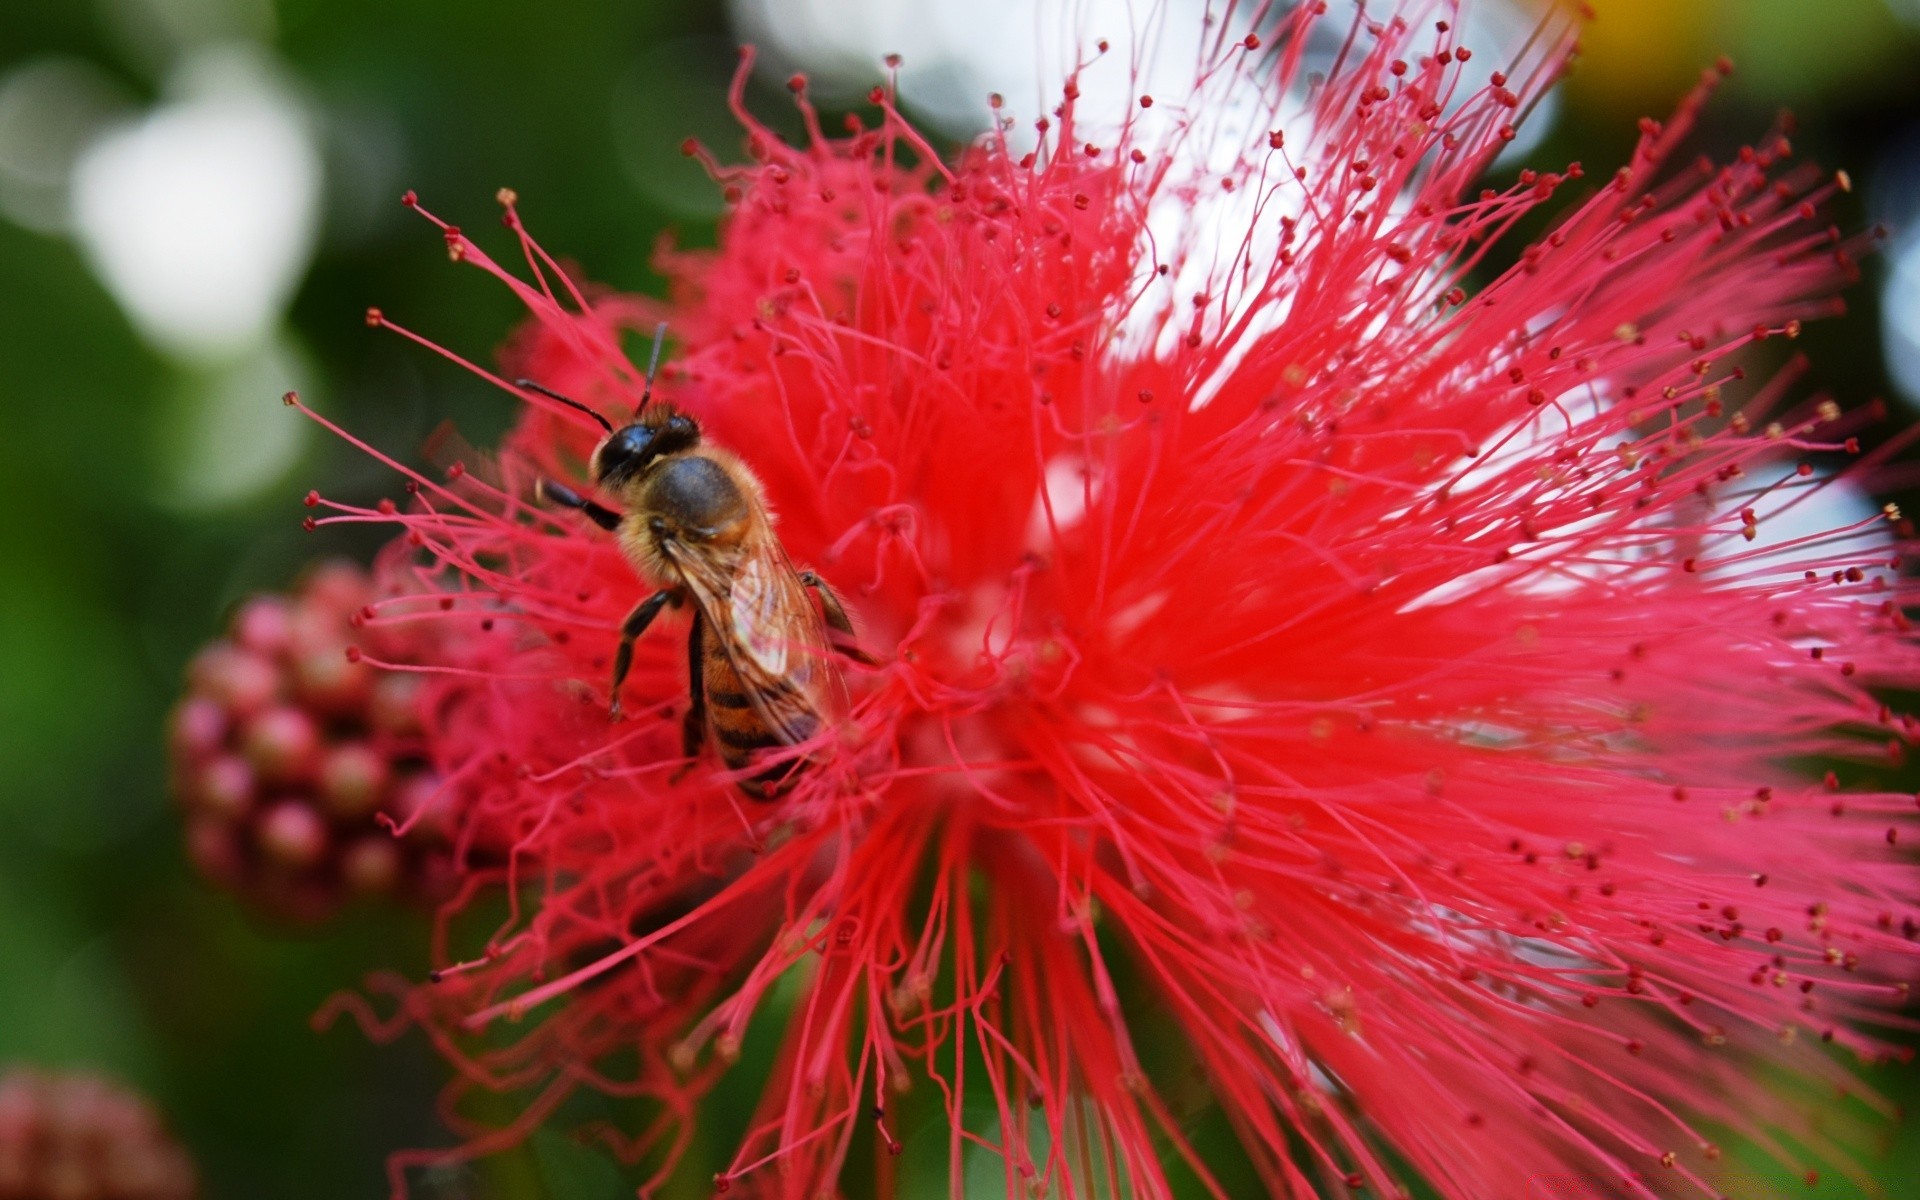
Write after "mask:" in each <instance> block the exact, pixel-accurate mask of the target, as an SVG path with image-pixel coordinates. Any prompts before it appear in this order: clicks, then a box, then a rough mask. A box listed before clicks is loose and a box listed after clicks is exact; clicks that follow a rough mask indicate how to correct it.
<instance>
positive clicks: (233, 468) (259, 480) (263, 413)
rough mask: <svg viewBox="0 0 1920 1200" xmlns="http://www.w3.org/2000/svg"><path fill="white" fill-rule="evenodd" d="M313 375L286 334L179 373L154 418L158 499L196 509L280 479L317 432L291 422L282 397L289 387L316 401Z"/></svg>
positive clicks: (246, 495)
mask: <svg viewBox="0 0 1920 1200" xmlns="http://www.w3.org/2000/svg"><path fill="white" fill-rule="evenodd" d="M316 380H317V375H316V372H315V371H314V369H313V367H312V365H311V363H310V362H309V361H308V359H307V357H306V355H305V354H304V353H303V352H302V351H301V349H300V347H299V346H298V345H297V344H295V343H294V342H293V341H291V340H290V339H289V338H287V337H286V336H285V335H284V334H282V335H280V336H277V337H273V338H269V339H266V340H263V341H262V342H260V343H259V344H258V345H256V346H254V347H253V348H251V349H250V350H248V351H247V352H246V353H245V354H242V355H240V356H239V357H237V358H232V359H227V360H222V361H220V362H218V363H211V364H206V365H201V366H189V367H187V368H186V369H184V370H182V371H181V372H180V373H179V374H178V376H177V377H176V379H175V380H174V388H173V391H172V394H171V395H169V396H168V397H166V400H165V402H164V406H163V407H162V408H161V410H160V412H159V413H158V414H157V420H156V421H155V423H154V430H155V433H154V437H153V454H154V458H155V467H156V471H155V484H156V485H157V486H156V492H155V496H154V498H155V499H156V500H158V501H159V502H160V503H162V504H164V505H166V506H168V507H169V508H173V509H178V510H181V511H199V510H206V509H213V508H221V507H224V506H227V505H232V504H237V503H240V502H242V501H245V500H248V499H250V498H252V497H254V496H257V495H260V494H261V493H263V492H265V491H267V490H268V489H269V488H271V487H273V486H275V485H277V484H279V483H280V482H281V481H282V479H283V478H284V477H285V476H286V474H287V472H288V471H289V470H291V469H292V467H293V464H294V461H295V460H296V459H297V458H299V456H300V452H301V450H302V449H303V448H304V447H305V445H306V442H307V439H308V437H309V436H310V431H311V429H312V425H311V423H310V422H307V421H301V420H295V419H293V418H292V417H291V415H290V414H289V412H288V410H287V409H286V407H285V406H283V405H282V404H281V403H280V400H279V397H280V396H281V395H283V394H284V393H286V392H288V391H290V390H291V391H299V392H300V393H301V394H303V395H305V396H307V398H308V399H309V400H311V399H313V393H314V391H315V389H316Z"/></svg>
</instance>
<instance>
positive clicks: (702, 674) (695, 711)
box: [680, 610, 707, 772]
mask: <svg viewBox="0 0 1920 1200" xmlns="http://www.w3.org/2000/svg"><path fill="white" fill-rule="evenodd" d="M702 623H703V618H702V617H701V616H700V613H699V611H698V610H696V611H695V612H694V614H693V622H692V624H691V626H690V627H689V628H688V630H687V718H686V721H685V723H683V724H682V725H681V726H680V749H681V751H682V752H683V753H685V754H686V756H687V765H686V766H685V767H682V768H680V769H681V771H683V772H684V771H686V770H688V769H689V768H691V767H692V766H693V760H694V759H695V758H697V757H699V754H700V743H701V742H702V741H704V740H706V734H707V680H706V671H705V669H704V668H705V666H706V654H705V649H704V647H703V646H702V645H701V641H702V636H703V633H704V630H702V628H701V625H702Z"/></svg>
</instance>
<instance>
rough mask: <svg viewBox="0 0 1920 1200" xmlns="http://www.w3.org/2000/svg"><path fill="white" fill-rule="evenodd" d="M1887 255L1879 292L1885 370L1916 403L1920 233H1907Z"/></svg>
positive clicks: (1919, 392) (1919, 393)
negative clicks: (1884, 277)
mask: <svg viewBox="0 0 1920 1200" xmlns="http://www.w3.org/2000/svg"><path fill="white" fill-rule="evenodd" d="M1888 257H1889V259H1890V260H1891V262H1890V269H1889V270H1888V271H1887V281H1886V283H1885V284H1884V285H1883V286H1882V288H1881V292H1880V325H1881V330H1882V333H1883V335H1884V340H1885V342H1886V347H1887V350H1886V353H1887V371H1888V373H1889V374H1891V375H1892V376H1893V381H1894V383H1895V384H1897V385H1898V386H1899V388H1900V390H1901V392H1903V393H1904V394H1905V395H1906V397H1907V399H1908V400H1911V401H1914V402H1916V403H1920V236H1914V235H1912V234H1909V235H1908V236H1907V237H1905V238H1903V239H1902V240H1901V242H1900V244H1899V245H1898V246H1897V247H1896V248H1895V249H1894V251H1893V253H1892V254H1890V255H1889V256H1888Z"/></svg>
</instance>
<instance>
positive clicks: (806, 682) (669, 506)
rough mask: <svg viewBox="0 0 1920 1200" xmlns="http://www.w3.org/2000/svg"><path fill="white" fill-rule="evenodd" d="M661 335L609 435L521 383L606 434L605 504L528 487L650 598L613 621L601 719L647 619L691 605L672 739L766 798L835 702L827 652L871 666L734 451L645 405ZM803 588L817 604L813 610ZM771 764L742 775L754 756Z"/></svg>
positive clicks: (793, 775)
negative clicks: (633, 575) (625, 414)
mask: <svg viewBox="0 0 1920 1200" xmlns="http://www.w3.org/2000/svg"><path fill="white" fill-rule="evenodd" d="M665 334H666V326H665V325H664V324H663V325H661V326H660V328H659V329H658V330H657V331H656V333H655V335H654V343H653V358H652V361H651V362H650V363H649V364H648V366H647V377H646V378H647V382H646V389H645V391H644V392H642V394H641V398H640V404H639V406H638V408H637V409H636V410H635V412H634V417H633V420H632V421H631V422H629V423H628V424H626V425H624V426H620V427H618V428H616V427H615V426H614V425H613V423H612V422H611V421H609V420H607V419H606V418H605V417H603V416H601V415H600V414H599V413H598V412H595V411H594V410H593V409H591V408H588V407H587V406H586V405H584V404H581V403H579V402H578V401H576V400H570V399H568V398H567V397H565V396H562V395H559V394H558V393H556V392H553V391H551V390H549V389H547V388H545V387H542V386H541V385H539V384H537V383H534V382H532V381H530V380H518V381H516V382H517V383H518V385H519V386H520V387H523V388H526V389H527V390H529V391H535V392H538V393H540V394H541V395H544V396H546V397H548V398H550V399H553V400H558V401H560V402H561V403H563V404H567V405H569V406H571V407H573V408H577V409H579V410H580V411H582V412H585V413H587V414H588V415H590V416H592V417H593V418H594V419H595V420H596V421H598V422H599V423H600V424H601V425H602V426H603V427H604V428H605V429H606V431H607V433H606V436H605V437H603V438H602V439H601V440H600V443H599V445H597V446H595V447H594V451H593V456H592V458H591V459H590V460H589V461H588V466H587V473H588V478H589V481H590V482H591V483H592V484H593V486H594V487H596V488H598V489H599V490H600V491H602V492H604V493H606V494H607V495H608V496H610V497H612V498H613V499H615V500H616V501H617V502H618V503H619V505H620V508H619V509H618V510H615V509H612V508H607V507H604V506H602V505H600V504H597V503H595V502H594V501H592V500H590V499H588V498H587V497H585V496H583V495H581V494H580V493H579V492H578V491H575V490H574V489H573V488H570V487H568V486H566V485H565V484H560V483H555V482H554V481H552V480H541V481H540V484H539V486H538V493H539V495H540V496H541V497H542V498H543V499H546V500H549V501H551V502H553V503H555V504H558V505H561V506H562V507H566V508H572V509H577V510H579V511H580V512H582V513H584V514H586V516H587V517H588V518H589V519H591V520H592V521H593V522H594V523H596V524H598V525H599V526H600V527H601V528H603V529H606V530H608V531H610V532H612V533H613V534H614V536H615V539H616V541H617V542H618V544H619V546H620V549H621V552H622V553H623V554H625V555H626V557H627V561H628V562H630V563H631V564H632V565H633V566H634V568H635V569H636V570H637V571H638V572H639V574H640V575H641V577H642V578H644V579H645V580H647V581H648V582H650V583H652V584H653V585H655V586H656V587H657V588H658V590H657V591H655V592H654V593H653V594H652V595H650V596H648V597H646V598H645V599H643V600H641V601H640V603H639V604H638V605H636V606H635V607H634V609H633V611H632V612H630V613H628V614H627V618H626V620H625V621H623V622H622V623H621V626H620V642H619V646H618V648H617V649H616V650H615V652H614V660H613V683H612V687H611V697H610V700H609V711H610V712H611V714H612V716H613V718H614V719H616V720H618V719H619V716H620V688H621V685H622V684H623V683H624V682H625V681H626V677H627V672H628V669H629V668H630V667H631V666H632V665H633V645H634V642H635V641H636V640H637V639H638V638H639V637H640V635H641V634H642V633H644V632H646V629H647V627H648V626H649V625H651V624H652V622H653V619H654V618H655V617H656V616H658V615H659V613H660V610H661V609H662V608H665V607H667V606H669V605H671V606H672V607H675V608H679V607H680V606H682V605H683V604H687V603H688V602H689V601H690V602H691V615H692V621H691V626H690V628H689V630H688V635H687V662H688V685H687V692H688V701H689V703H688V708H687V713H686V717H685V720H684V722H683V724H682V736H681V743H682V749H683V750H684V752H685V754H686V756H687V758H688V759H689V760H690V761H691V760H692V759H694V758H695V757H696V756H697V755H698V754H699V751H700V747H701V745H702V744H703V743H704V742H705V741H706V740H708V738H711V739H712V741H713V743H714V747H715V749H716V750H717V751H718V753H719V755H720V759H721V761H722V762H724V763H725V764H726V765H727V767H728V768H729V769H731V770H734V771H737V772H743V773H744V774H743V775H742V777H741V780H740V788H741V790H742V791H744V792H746V793H747V794H748V795H750V796H753V797H755V798H758V799H771V798H773V797H775V796H777V795H779V794H780V793H782V792H784V791H786V790H787V789H789V788H791V787H792V786H793V785H794V784H795V783H796V782H798V780H799V777H800V774H801V771H802V769H803V768H804V765H805V762H806V760H805V757H804V756H803V755H801V754H798V753H794V754H782V753H781V750H782V749H783V748H785V747H792V746H798V745H800V744H802V743H804V742H807V741H809V740H811V739H812V738H814V737H815V736H816V735H817V734H818V733H820V732H821V731H822V729H823V728H824V727H825V726H826V724H827V723H828V722H829V721H830V720H831V719H832V718H834V717H835V716H836V715H837V714H838V711H839V709H840V708H841V706H842V704H843V702H844V701H843V697H844V691H845V684H844V682H843V680H842V679H841V677H840V672H839V668H838V666H837V665H836V664H835V662H834V661H833V658H832V654H833V652H834V651H836V650H837V651H838V652H840V653H842V654H845V655H848V656H849V657H852V658H855V659H857V660H860V661H865V662H871V661H872V660H871V659H870V658H868V657H867V656H866V655H865V654H864V653H862V652H861V651H860V650H859V649H858V647H857V646H855V645H854V643H853V637H854V631H853V624H852V622H851V621H850V620H849V619H848V617H847V613H846V610H845V608H844V607H842V605H841V603H840V599H839V597H838V596H836V595H835V594H834V592H833V589H832V588H830V587H829V586H827V584H826V582H825V581H824V580H822V579H821V578H820V577H819V576H818V575H816V574H814V573H813V572H812V571H803V570H799V569H797V568H795V566H794V565H793V562H792V560H790V559H789V558H788V557H787V552H786V548H785V547H784V546H782V545H781V543H780V539H779V537H778V536H777V535H776V534H775V533H774V529H773V517H772V515H771V513H770V512H769V511H768V509H767V502H766V495H765V492H764V491H763V489H762V488H761V486H760V481H759V480H758V479H757V478H755V477H754V474H753V472H752V471H751V470H749V469H748V468H747V465H746V464H745V463H744V462H742V461H741V459H740V458H739V456H737V455H735V454H734V453H733V452H732V451H730V450H727V449H725V448H724V447H721V446H716V445H713V444H712V443H710V442H707V441H706V440H705V439H704V438H703V437H702V434H701V430H700V425H699V423H698V422H697V421H695V420H694V418H693V417H692V416H690V415H688V414H687V413H684V412H682V411H680V410H679V409H677V408H675V407H673V406H672V405H670V404H664V403H656V402H654V400H653V376H654V371H655V369H656V368H657V367H658V365H659V361H660V346H661V342H662V340H663V338H664V337H665ZM810 590H811V591H812V592H813V593H815V594H816V595H817V596H818V597H819V608H818V609H817V610H816V608H815V606H814V602H813V599H812V597H810V596H809V595H808V592H809V591H810ZM762 756H771V757H772V759H773V761H772V762H771V763H769V764H766V765H764V766H763V767H762V768H761V769H760V770H758V771H755V770H754V768H755V766H757V765H759V763H758V761H757V760H758V759H759V758H761V757H762Z"/></svg>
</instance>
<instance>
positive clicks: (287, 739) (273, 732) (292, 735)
mask: <svg viewBox="0 0 1920 1200" xmlns="http://www.w3.org/2000/svg"><path fill="white" fill-rule="evenodd" d="M241 744H242V746H243V747H244V748H245V752H246V755H247V759H248V761H249V762H251V763H252V764H253V766H254V769H255V770H257V771H258V772H259V773H260V777H261V778H262V779H263V780H265V781H266V782H268V783H296V782H299V781H300V780H303V779H306V778H308V777H309V776H310V775H311V774H312V773H313V769H314V766H315V763H316V759H317V757H318V755H319V751H320V728H319V726H317V725H316V724H314V720H313V718H312V717H309V716H308V715H307V714H306V713H304V712H302V711H301V710H300V709H297V708H272V709H268V710H267V711H266V712H263V713H261V714H260V715H259V716H257V717H255V718H254V719H253V720H252V721H251V722H249V723H248V724H247V727H246V730H245V732H244V733H243V734H242V735H241Z"/></svg>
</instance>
